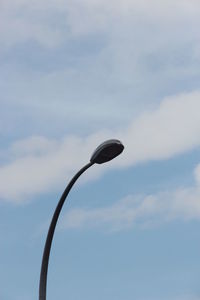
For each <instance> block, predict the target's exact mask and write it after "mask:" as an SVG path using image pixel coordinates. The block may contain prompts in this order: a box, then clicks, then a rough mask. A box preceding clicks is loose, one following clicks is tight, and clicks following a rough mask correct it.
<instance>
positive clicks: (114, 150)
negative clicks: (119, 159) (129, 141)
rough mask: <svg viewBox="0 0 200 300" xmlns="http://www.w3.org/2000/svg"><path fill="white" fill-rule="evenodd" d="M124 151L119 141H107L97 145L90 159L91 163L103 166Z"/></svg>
mask: <svg viewBox="0 0 200 300" xmlns="http://www.w3.org/2000/svg"><path fill="white" fill-rule="evenodd" d="M123 150H124V146H123V145H122V143H121V142H120V141H119V140H114V139H112V140H108V141H105V142H104V143H102V144H101V145H99V146H98V147H97V148H96V150H95V151H94V153H93V154H92V157H91V159H90V162H91V163H96V164H103V163H105V162H107V161H109V160H112V159H113V158H115V157H116V156H118V155H119V154H120V153H122V151H123Z"/></svg>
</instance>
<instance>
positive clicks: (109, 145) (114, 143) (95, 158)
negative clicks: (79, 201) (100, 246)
mask: <svg viewBox="0 0 200 300" xmlns="http://www.w3.org/2000/svg"><path fill="white" fill-rule="evenodd" d="M123 150H124V146H123V145H122V143H121V142H120V141H119V140H114V139H113V140H108V141H105V142H104V143H102V144H101V145H99V147H97V148H96V150H95V151H94V153H93V154H92V157H91V159H90V162H89V163H88V164H86V165H85V166H84V167H83V168H82V169H80V171H78V172H77V173H76V175H75V176H74V177H73V178H72V179H71V181H70V182H69V184H68V185H67V187H66V189H65V190H64V192H63V194H62V196H61V198H60V200H59V202H58V204H57V207H56V209H55V212H54V214H53V217H52V220H51V224H50V226H49V231H48V234H47V238H46V243H45V246H44V252H43V257H42V265H41V272H40V285H39V300H46V287H47V272H48V263H49V255H50V250H51V244H52V240H53V235H54V231H55V227H56V223H57V221H58V217H59V215H60V212H61V209H62V207H63V204H64V202H65V199H66V197H67V195H68V194H69V192H70V190H71V188H72V186H73V185H74V183H75V182H76V180H77V179H78V178H79V177H80V175H81V174H83V173H84V172H85V171H86V170H87V169H88V168H89V167H91V166H92V165H94V164H103V163H105V162H107V161H110V160H112V159H113V158H115V157H116V156H118V155H119V154H120V153H121V152H122V151H123Z"/></svg>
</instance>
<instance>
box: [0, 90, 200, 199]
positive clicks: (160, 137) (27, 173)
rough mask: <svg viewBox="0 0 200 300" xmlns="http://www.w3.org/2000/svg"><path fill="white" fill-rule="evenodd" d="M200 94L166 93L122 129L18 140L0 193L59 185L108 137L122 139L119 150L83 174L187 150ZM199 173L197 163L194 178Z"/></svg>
mask: <svg viewBox="0 0 200 300" xmlns="http://www.w3.org/2000/svg"><path fill="white" fill-rule="evenodd" d="M199 99H200V93H199V92H194V93H189V94H181V95H177V96H174V97H170V98H166V99H165V100H164V101H163V102H162V103H161V105H160V106H159V107H158V108H157V109H156V110H154V111H149V112H146V113H144V114H142V115H141V116H140V117H138V118H136V119H135V120H133V122H132V124H131V125H130V126H129V127H128V128H127V129H123V130H121V131H112V132H111V131H103V132H97V133H96V134H93V135H89V136H88V137H86V138H80V137H75V136H74V137H73V136H71V137H70V136H67V137H64V138H63V139H61V140H51V139H47V138H45V137H31V138H28V139H26V140H21V141H17V142H15V143H14V144H13V145H11V147H10V148H9V149H6V151H4V152H6V153H7V156H9V160H8V162H7V163H6V162H4V164H3V165H2V166H1V167H0V182H1V186H0V198H1V199H4V200H7V201H18V202H20V201H24V200H25V199H26V198H27V197H28V198H29V197H31V196H34V195H36V194H38V193H42V192H44V193H45V192H48V191H49V190H51V189H55V188H58V187H59V186H60V185H61V184H64V182H66V179H68V178H69V177H70V176H72V174H73V173H74V172H75V171H76V170H78V169H79V168H80V167H81V166H82V165H83V164H84V163H87V162H88V160H89V158H90V154H91V153H92V152H93V150H94V149H95V147H96V146H98V144H99V143H101V142H102V141H104V140H106V139H109V138H119V139H121V140H122V142H123V143H124V145H125V151H124V153H123V154H122V155H121V156H120V157H119V158H117V159H115V160H114V161H112V162H110V163H109V164H108V165H107V167H105V166H103V167H93V169H92V170H91V172H88V174H87V175H86V176H85V178H88V179H89V178H90V179H91V178H94V177H95V176H97V175H98V174H100V173H101V172H103V170H108V169H110V168H121V167H126V166H134V165H135V164H137V163H139V162H145V161H149V160H160V159H166V158H170V157H173V156H174V155H177V154H179V153H182V152H185V151H189V150H191V149H193V148H195V147H197V146H199V145H200V118H199V111H200V101H199ZM1 156H3V155H1ZM199 173H200V171H199V169H197V170H196V178H197V180H199V178H200V175H199Z"/></svg>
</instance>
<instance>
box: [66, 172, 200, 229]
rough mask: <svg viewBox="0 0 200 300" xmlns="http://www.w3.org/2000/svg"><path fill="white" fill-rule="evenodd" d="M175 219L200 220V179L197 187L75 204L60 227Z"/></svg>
mask: <svg viewBox="0 0 200 300" xmlns="http://www.w3.org/2000/svg"><path fill="white" fill-rule="evenodd" d="M198 168H199V166H198ZM175 219H179V220H183V221H187V220H200V185H199V183H198V184H197V185H196V186H195V187H191V188H178V189H176V190H174V191H172V192H168V191H166V192H161V193H158V194H155V195H147V196H141V195H139V196H138V195H135V196H128V197H127V198H125V199H122V200H120V201H117V202H116V203H114V204H112V205H111V206H108V207H104V208H95V209H80V208H74V209H71V210H70V211H69V212H67V214H66V216H65V217H64V220H63V221H62V224H61V228H63V229H82V228H84V227H91V228H94V227H100V228H102V226H105V227H106V230H109V231H119V230H124V229H130V228H133V227H136V226H137V227H138V226H139V227H141V228H147V227H149V226H155V225H158V224H160V223H163V222H169V221H172V220H175Z"/></svg>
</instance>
